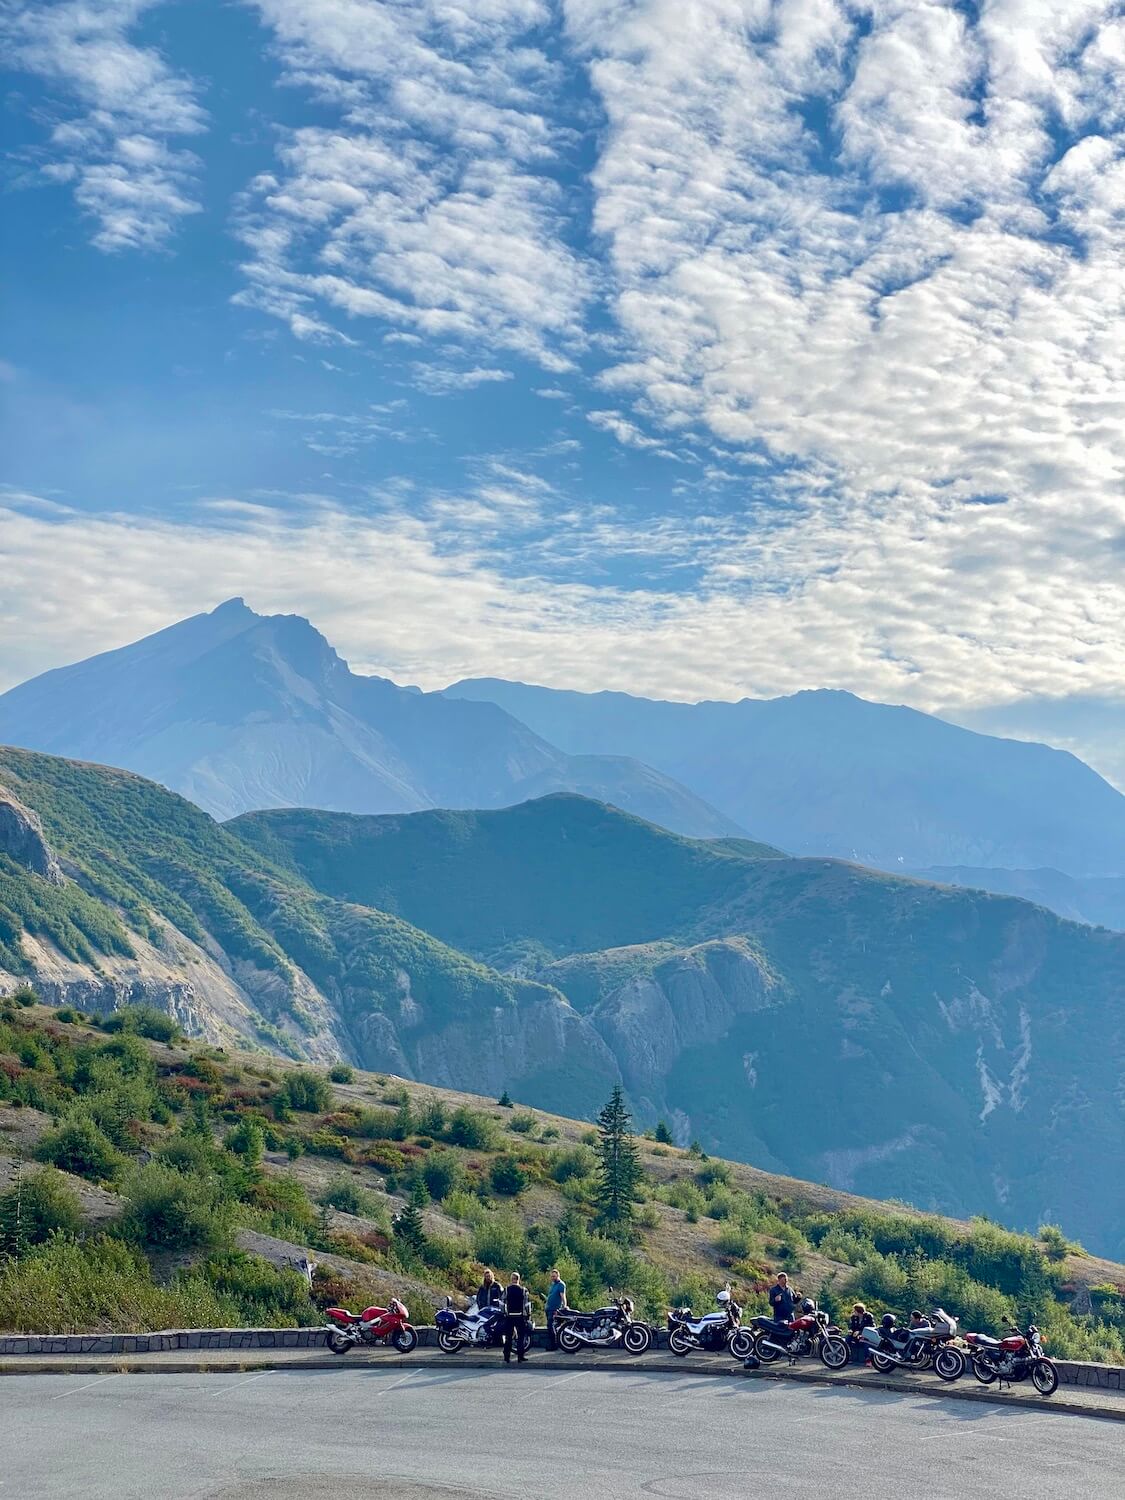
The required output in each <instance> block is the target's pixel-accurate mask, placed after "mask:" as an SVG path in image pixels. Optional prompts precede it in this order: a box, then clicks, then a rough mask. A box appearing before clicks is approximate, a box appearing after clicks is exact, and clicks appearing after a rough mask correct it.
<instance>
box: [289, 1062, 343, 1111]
mask: <svg viewBox="0 0 1125 1500" xmlns="http://www.w3.org/2000/svg"><path fill="white" fill-rule="evenodd" d="M277 1103H278V1104H280V1105H281V1107H282V1109H299V1110H304V1111H305V1112H306V1113H307V1114H322V1113H323V1112H324V1111H325V1110H326V1109H329V1108H331V1105H332V1090H331V1089H330V1088H329V1087H328V1083H327V1080H326V1079H324V1078H321V1076H320V1074H319V1073H302V1072H293V1073H286V1075H285V1077H284V1079H283V1080H282V1083H281V1087H280V1088H279V1089H278V1091H277Z"/></svg>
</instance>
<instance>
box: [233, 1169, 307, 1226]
mask: <svg viewBox="0 0 1125 1500" xmlns="http://www.w3.org/2000/svg"><path fill="white" fill-rule="evenodd" d="M246 1201H247V1203H248V1205H249V1206H250V1207H251V1208H253V1209H256V1210H257V1212H258V1214H259V1216H260V1219H259V1222H261V1223H262V1224H263V1226H264V1227H265V1229H266V1231H267V1233H274V1234H278V1235H280V1236H281V1237H282V1238H285V1237H289V1238H297V1239H300V1238H301V1237H302V1236H307V1235H308V1234H309V1233H311V1231H312V1230H314V1229H315V1228H316V1223H317V1213H316V1209H315V1208H314V1207H313V1206H312V1203H311V1202H310V1201H309V1195H308V1193H306V1192H305V1190H304V1188H303V1187H302V1186H301V1184H300V1183H299V1182H298V1181H297V1179H296V1178H295V1177H288V1176H281V1175H280V1174H274V1173H270V1174H269V1175H268V1176H266V1177H263V1178H262V1179H261V1180H260V1181H258V1182H256V1183H254V1185H253V1187H252V1188H251V1189H250V1191H249V1192H248V1193H247V1195H246Z"/></svg>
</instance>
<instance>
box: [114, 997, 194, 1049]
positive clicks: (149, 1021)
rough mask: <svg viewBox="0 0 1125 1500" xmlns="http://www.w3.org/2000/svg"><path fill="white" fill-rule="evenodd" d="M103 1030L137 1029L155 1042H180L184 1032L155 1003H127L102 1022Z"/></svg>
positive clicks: (139, 1033)
mask: <svg viewBox="0 0 1125 1500" xmlns="http://www.w3.org/2000/svg"><path fill="white" fill-rule="evenodd" d="M100 1025H101V1029H102V1030H103V1031H110V1032H112V1031H135V1032H136V1033H137V1035H138V1036H147V1037H148V1038H149V1040H150V1041H153V1042H178V1041H181V1040H182V1039H183V1032H182V1031H181V1029H180V1027H179V1025H178V1024H177V1023H176V1022H175V1021H174V1020H173V1019H172V1017H171V1016H170V1015H168V1014H166V1012H164V1011H162V1010H158V1009H157V1008H156V1006H155V1005H126V1006H123V1007H122V1009H121V1010H115V1011H113V1012H112V1014H111V1015H108V1016H106V1017H105V1019H104V1020H103V1021H101V1023H100Z"/></svg>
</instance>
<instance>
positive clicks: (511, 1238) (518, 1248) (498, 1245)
mask: <svg viewBox="0 0 1125 1500" xmlns="http://www.w3.org/2000/svg"><path fill="white" fill-rule="evenodd" d="M473 1254H474V1255H475V1256H476V1258H477V1260H479V1261H481V1262H482V1263H483V1264H484V1265H486V1266H494V1267H496V1268H497V1269H498V1270H500V1271H502V1270H505V1269H506V1270H511V1271H518V1270H520V1269H521V1268H522V1267H523V1266H524V1265H526V1264H527V1262H528V1261H529V1260H530V1259H531V1255H530V1253H529V1246H528V1242H527V1237H526V1235H525V1234H524V1232H523V1225H522V1224H520V1222H519V1220H518V1219H517V1218H515V1217H514V1215H512V1214H510V1213H492V1214H489V1215H488V1217H487V1218H486V1219H485V1220H484V1221H483V1222H482V1223H481V1224H478V1225H477V1227H476V1229H474V1231H473Z"/></svg>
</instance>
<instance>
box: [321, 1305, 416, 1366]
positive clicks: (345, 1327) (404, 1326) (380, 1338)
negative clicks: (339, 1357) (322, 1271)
mask: <svg viewBox="0 0 1125 1500" xmlns="http://www.w3.org/2000/svg"><path fill="white" fill-rule="evenodd" d="M324 1316H325V1317H326V1318H328V1319H329V1320H330V1322H329V1328H328V1347H329V1349H331V1351H332V1353H333V1354H346V1353H347V1352H348V1350H349V1349H352V1348H354V1347H355V1345H356V1344H386V1343H391V1344H393V1345H394V1346H395V1348H396V1349H397V1350H398V1352H399V1353H400V1354H409V1353H410V1352H411V1350H412V1349H414V1348H415V1347H416V1346H417V1343H418V1332H417V1330H416V1329H415V1328H413V1327H412V1326H411V1324H410V1322H409V1321H408V1320H409V1318H410V1313H409V1311H408V1310H407V1308H406V1307H405V1306H404V1304H403V1303H401V1302H400V1301H399V1300H398V1298H397V1297H392V1298H391V1300H390V1303H389V1304H388V1306H386V1307H365V1308H364V1310H363V1311H362V1312H361V1313H353V1312H349V1311H348V1309H347V1308H346V1307H327V1308H325V1310H324Z"/></svg>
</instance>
